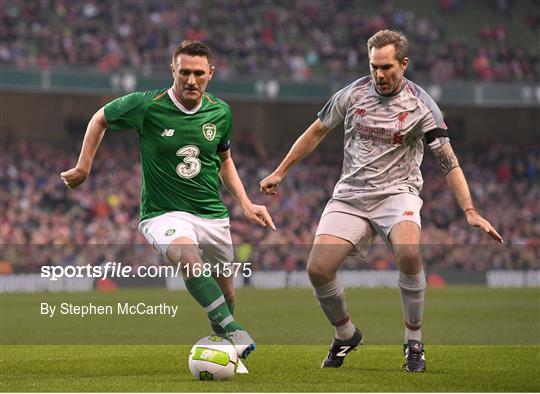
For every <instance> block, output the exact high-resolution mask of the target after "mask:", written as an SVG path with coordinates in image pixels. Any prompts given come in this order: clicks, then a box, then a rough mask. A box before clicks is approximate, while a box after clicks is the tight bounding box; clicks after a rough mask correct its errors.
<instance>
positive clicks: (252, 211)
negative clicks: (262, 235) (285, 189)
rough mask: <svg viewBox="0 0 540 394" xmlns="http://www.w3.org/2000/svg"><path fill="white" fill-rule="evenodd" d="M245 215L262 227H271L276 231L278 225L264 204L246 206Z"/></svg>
mask: <svg viewBox="0 0 540 394" xmlns="http://www.w3.org/2000/svg"><path fill="white" fill-rule="evenodd" d="M244 215H245V216H246V218H248V219H249V220H250V221H251V222H253V223H256V224H258V225H259V226H262V227H266V226H268V227H270V228H271V229H272V230H274V231H276V226H275V225H274V222H273V221H272V217H271V216H270V214H269V213H268V211H267V209H266V207H265V206H264V205H257V204H250V205H248V206H247V207H245V208H244Z"/></svg>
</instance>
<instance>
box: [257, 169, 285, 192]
mask: <svg viewBox="0 0 540 394" xmlns="http://www.w3.org/2000/svg"><path fill="white" fill-rule="evenodd" d="M282 180H283V177H281V176H279V175H276V174H275V173H272V174H270V175H268V176H267V177H266V178H264V179H263V180H262V181H261V183H260V185H261V192H263V193H266V194H267V195H270V196H275V195H276V194H277V190H276V189H277V187H278V185H279V184H280V183H281V181H282Z"/></svg>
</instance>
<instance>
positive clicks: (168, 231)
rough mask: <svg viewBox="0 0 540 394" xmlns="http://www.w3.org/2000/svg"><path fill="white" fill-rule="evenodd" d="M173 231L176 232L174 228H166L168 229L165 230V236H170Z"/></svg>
mask: <svg viewBox="0 0 540 394" xmlns="http://www.w3.org/2000/svg"><path fill="white" fill-rule="evenodd" d="M175 232H176V230H175V229H174V228H170V229H168V230H167V231H166V232H165V236H166V237H170V236H171V235H173V234H174V233H175Z"/></svg>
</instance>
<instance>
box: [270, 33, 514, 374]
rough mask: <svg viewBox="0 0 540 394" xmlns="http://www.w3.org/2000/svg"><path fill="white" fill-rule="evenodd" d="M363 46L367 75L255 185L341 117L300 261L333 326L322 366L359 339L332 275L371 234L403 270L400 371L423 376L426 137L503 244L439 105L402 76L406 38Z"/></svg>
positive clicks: (467, 206) (460, 192)
mask: <svg viewBox="0 0 540 394" xmlns="http://www.w3.org/2000/svg"><path fill="white" fill-rule="evenodd" d="M367 46H368V53H369V67H370V71H371V76H366V77H363V78H360V79H358V80H357V81H355V82H353V83H352V84H350V85H349V86H346V87H345V88H344V89H342V90H340V91H338V92H337V93H336V94H334V95H333V96H332V98H331V99H330V100H329V101H328V103H327V104H326V105H325V106H324V107H323V109H322V110H321V111H320V112H319V113H318V118H317V119H316V120H315V122H313V124H312V125H311V126H309V127H308V129H307V130H306V131H305V132H304V133H303V134H302V135H301V136H300V137H299V138H298V139H297V140H296V142H295V143H294V144H293V146H292V148H291V150H290V151H289V153H288V154H287V156H286V157H285V158H284V159H283V161H282V162H281V164H280V165H279V166H278V167H277V168H276V169H275V171H274V172H273V173H272V174H270V175H269V176H268V177H266V178H265V179H263V180H262V181H261V191H263V192H265V193H266V194H270V195H274V194H276V193H277V191H276V189H277V187H278V185H279V184H280V183H281V182H282V181H283V178H284V177H285V176H286V174H287V172H288V171H289V170H290V169H291V167H293V166H294V165H295V164H296V163H297V162H298V161H299V160H301V159H302V158H303V157H305V156H306V155H308V154H309V153H311V152H312V151H313V150H314V149H315V148H316V147H317V145H318V144H319V143H320V142H321V141H322V139H323V138H324V137H325V136H326V135H327V134H328V133H329V132H330V130H332V129H333V128H335V127H336V126H337V125H338V124H340V123H342V122H343V123H344V129H345V136H344V159H343V168H342V173H341V178H340V179H339V181H338V183H337V184H336V187H335V189H334V193H333V196H332V198H331V199H330V201H329V202H328V204H327V206H326V208H325V210H324V212H323V214H322V217H321V221H320V223H319V226H318V229H317V233H316V236H315V240H314V244H313V248H312V250H311V254H310V257H309V261H308V267H307V270H308V274H309V278H310V281H311V284H312V285H313V287H314V293H315V296H316V298H317V299H318V301H319V303H320V305H321V308H322V310H323V312H324V313H325V315H326V317H327V318H328V320H329V321H330V323H331V324H332V325H333V326H334V327H335V338H334V340H333V342H332V345H331V347H330V351H329V353H328V356H327V357H326V359H325V360H324V361H323V363H322V367H323V368H328V367H330V368H338V367H340V366H341V365H342V364H343V361H344V358H345V356H346V355H347V354H348V353H349V352H350V351H351V350H353V349H354V348H356V347H357V346H358V345H359V344H361V342H362V333H361V332H360V330H359V329H358V328H356V326H355V325H354V324H353V323H352V321H351V318H350V316H349V314H348V312H347V306H346V303H345V296H344V290H343V288H342V287H341V286H340V285H339V284H338V283H337V281H336V273H337V270H338V269H339V268H340V267H341V265H342V263H343V261H344V260H345V258H346V257H347V256H348V255H349V254H352V253H354V252H360V253H361V254H364V255H365V254H366V253H367V252H368V251H369V248H370V246H371V243H372V241H373V238H374V237H375V236H376V235H377V234H378V235H379V236H381V237H382V238H383V239H384V240H385V242H386V243H387V245H388V246H389V247H390V248H391V250H392V251H393V253H394V256H395V258H396V261H397V265H398V268H399V271H400V273H399V280H398V285H399V289H400V292H401V299H402V304H403V316H404V320H405V335H404V346H403V348H404V354H405V360H404V368H405V370H406V371H410V372H423V371H424V370H425V368H426V364H425V358H424V345H423V343H422V342H421V340H422V338H421V325H422V317H423V310H424V293H425V288H426V279H425V275H424V271H423V268H422V261H421V254H420V208H421V206H422V200H421V199H420V197H419V194H420V190H421V187H422V175H421V173H420V163H421V161H422V156H423V144H422V138H423V137H424V136H425V138H426V142H427V144H428V145H429V147H430V148H431V150H432V151H433V153H434V155H435V158H436V160H437V162H438V164H439V165H440V167H441V169H442V172H443V174H444V176H445V177H446V180H447V183H448V185H449V186H450V188H451V189H452V191H453V192H454V194H455V196H456V198H457V201H458V203H459V205H460V207H461V209H462V210H463V212H464V214H465V216H466V218H467V222H468V223H469V224H470V225H471V226H474V227H478V228H480V229H482V230H483V231H485V232H486V233H487V234H488V235H489V236H491V237H492V238H493V239H494V240H496V241H498V242H503V240H502V237H501V236H500V235H499V234H498V233H497V231H496V230H495V229H494V228H493V227H492V226H491V224H490V223H489V222H488V221H487V220H485V219H484V218H483V217H482V216H481V215H480V214H479V213H478V211H477V210H476V209H475V207H474V205H473V202H472V199H471V195H470V193H469V188H468V186H467V181H466V180H465V177H464V175H463V171H462V170H461V168H460V166H459V162H458V159H457V158H456V156H455V154H454V152H453V150H452V147H451V145H450V142H449V138H448V132H447V127H446V125H445V123H444V121H443V117H442V114H441V111H440V109H439V108H438V107H437V104H435V102H434V101H433V99H432V98H431V97H430V96H429V95H428V94H427V93H426V92H425V91H424V90H423V89H422V88H421V87H419V86H418V85H416V84H414V83H413V82H411V81H409V80H407V79H406V78H405V77H404V73H405V70H406V69H407V66H408V64H409V59H408V57H407V55H408V53H407V52H408V41H407V38H406V37H405V36H404V35H402V34H401V33H398V32H394V31H390V30H382V31H379V32H377V33H376V34H375V35H373V36H372V37H371V38H370V39H369V40H368V42H367Z"/></svg>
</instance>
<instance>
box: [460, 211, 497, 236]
mask: <svg viewBox="0 0 540 394" xmlns="http://www.w3.org/2000/svg"><path fill="white" fill-rule="evenodd" d="M465 216H466V217H467V222H468V223H469V224H470V225H471V226H473V227H478V228H479V229H481V230H483V231H485V232H486V233H488V235H489V236H490V237H491V238H493V239H494V240H495V241H497V242H500V243H504V241H503V238H502V237H501V236H500V235H499V233H498V232H497V231H496V230H495V229H494V228H493V226H492V225H491V223H489V222H488V221H487V220H486V219H484V218H483V217H482V215H480V214H479V213H478V212H477V211H476V209H470V210H468V211H467V212H465Z"/></svg>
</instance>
